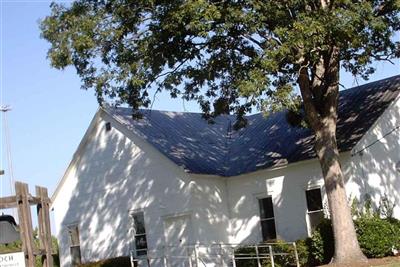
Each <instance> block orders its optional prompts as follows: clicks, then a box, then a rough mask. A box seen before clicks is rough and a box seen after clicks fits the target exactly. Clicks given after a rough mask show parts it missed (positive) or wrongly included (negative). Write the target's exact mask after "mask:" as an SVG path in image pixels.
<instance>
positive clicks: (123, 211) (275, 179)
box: [53, 100, 400, 266]
mask: <svg viewBox="0 0 400 267" xmlns="http://www.w3.org/2000/svg"><path fill="white" fill-rule="evenodd" d="M106 121H111V124H112V127H113V128H112V130H111V131H110V132H106V131H105V127H104V124H105V122H106ZM93 125H94V126H95V127H93V129H92V130H90V134H89V138H87V142H86V144H84V145H83V146H82V147H81V149H80V151H78V153H77V155H78V156H77V158H76V159H75V161H73V162H72V164H71V166H70V168H69V169H68V172H67V173H66V176H65V179H64V183H63V184H62V185H61V187H60V190H59V192H58V194H57V196H56V199H55V202H54V203H53V207H54V210H55V224H56V227H57V235H58V238H59V240H60V246H61V260H62V262H63V264H62V266H69V246H68V236H67V232H66V226H67V225H69V224H73V223H78V224H79V226H80V233H81V246H82V257H83V261H93V260H97V259H102V258H107V257H112V256H120V255H128V252H129V248H130V242H131V236H132V235H131V234H130V232H129V230H130V223H131V221H130V218H129V211H131V210H142V211H144V216H145V223H146V231H147V239H148V245H149V248H150V249H154V248H160V247H161V246H162V245H164V238H165V233H164V229H165V225H164V222H165V220H166V219H168V220H170V218H172V217H173V216H179V215H185V216H189V217H190V224H191V226H190V227H191V231H190V232H191V234H190V235H191V236H190V237H188V238H189V242H190V243H201V244H210V243H218V242H223V243H256V242H259V241H261V228H260V224H259V207H258V201H257V199H258V198H260V197H263V196H272V199H273V203H274V213H275V222H276V230H277V235H278V237H279V238H281V239H285V240H287V241H294V240H296V239H299V238H303V237H305V236H307V222H306V216H307V215H306V209H307V208H306V197H305V190H306V189H309V188H313V187H315V186H321V188H322V193H323V195H324V197H323V199H324V200H323V201H324V203H325V204H326V196H325V193H324V187H323V180H322V174H321V170H320V165H319V163H318V161H317V160H316V159H313V160H308V161H303V162H298V163H294V164H290V165H288V166H286V167H284V168H281V169H276V170H262V171H257V172H254V173H250V174H245V175H241V176H237V177H229V178H222V177H216V176H206V175H193V174H187V173H185V172H184V170H183V169H182V168H180V167H178V166H176V165H175V164H174V163H172V162H171V161H170V160H168V159H167V158H166V157H165V156H163V155H162V154H161V153H159V152H158V151H157V150H156V149H155V148H154V147H152V146H151V145H149V144H148V143H147V142H145V141H143V140H142V139H140V138H138V137H137V136H135V135H133V134H132V133H131V132H129V131H128V130H127V129H125V128H124V127H123V126H121V125H120V124H118V123H117V122H115V121H114V120H113V119H112V118H110V117H109V116H108V115H107V114H105V113H104V112H103V111H101V110H100V111H99V113H98V115H97V116H96V117H95V121H94V123H93ZM399 126H400V100H398V101H397V102H395V103H394V104H393V105H391V106H390V107H389V108H388V109H387V110H386V111H385V113H384V114H383V115H382V117H381V118H380V119H379V120H378V121H377V123H375V125H374V126H373V127H372V128H371V129H370V131H369V132H368V133H367V134H366V135H365V136H364V137H363V138H362V140H361V141H360V142H359V143H358V144H357V146H356V147H355V148H354V149H353V151H352V152H357V151H359V150H361V149H363V148H365V147H367V146H369V145H370V144H373V143H374V145H372V146H369V147H368V148H366V149H365V150H363V154H362V156H361V155H360V154H356V155H354V156H352V155H351V154H352V153H350V152H347V153H343V154H342V155H341V160H342V166H343V170H344V174H345V177H346V180H348V182H347V183H346V190H347V194H348V196H352V197H358V198H360V199H361V200H362V199H363V198H364V196H365V194H369V195H371V196H372V198H373V200H374V201H375V202H374V203H375V204H376V205H378V203H379V200H380V197H381V196H383V195H384V194H387V195H388V197H389V198H390V199H391V201H392V202H393V203H394V204H396V208H395V216H396V217H398V218H400V173H399V172H397V171H396V170H395V164H396V162H398V161H400V130H399V129H398V128H397V130H393V129H395V128H396V127H399ZM392 130H393V132H391V131H392ZM389 132H391V133H390V134H388V135H386V134H387V133H389ZM380 138H382V139H381V140H380V141H378V142H375V141H376V140H378V139H380ZM185 218H186V217H185Z"/></svg>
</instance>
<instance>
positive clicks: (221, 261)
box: [218, 243, 224, 266]
mask: <svg viewBox="0 0 400 267" xmlns="http://www.w3.org/2000/svg"><path fill="white" fill-rule="evenodd" d="M218 255H219V259H220V264H221V265H220V266H224V253H223V250H222V244H221V243H219V253H218Z"/></svg>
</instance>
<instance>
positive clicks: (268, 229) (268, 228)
mask: <svg viewBox="0 0 400 267" xmlns="http://www.w3.org/2000/svg"><path fill="white" fill-rule="evenodd" d="M261 232H262V237H263V240H264V241H267V240H271V239H276V230H275V220H266V221H261Z"/></svg>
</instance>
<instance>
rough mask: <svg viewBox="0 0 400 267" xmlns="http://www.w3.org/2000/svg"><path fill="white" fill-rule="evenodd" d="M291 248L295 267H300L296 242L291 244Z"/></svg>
mask: <svg viewBox="0 0 400 267" xmlns="http://www.w3.org/2000/svg"><path fill="white" fill-rule="evenodd" d="M293 247H294V256H295V258H296V266H297V267H300V262H299V254H298V253H297V246H296V242H293Z"/></svg>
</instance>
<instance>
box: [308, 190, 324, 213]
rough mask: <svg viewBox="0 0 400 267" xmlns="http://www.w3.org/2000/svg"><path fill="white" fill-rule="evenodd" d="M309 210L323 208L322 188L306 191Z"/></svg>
mask: <svg viewBox="0 0 400 267" xmlns="http://www.w3.org/2000/svg"><path fill="white" fill-rule="evenodd" d="M306 198H307V209H308V211H316V210H322V198H321V189H319V188H316V189H311V190H307V191H306Z"/></svg>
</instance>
